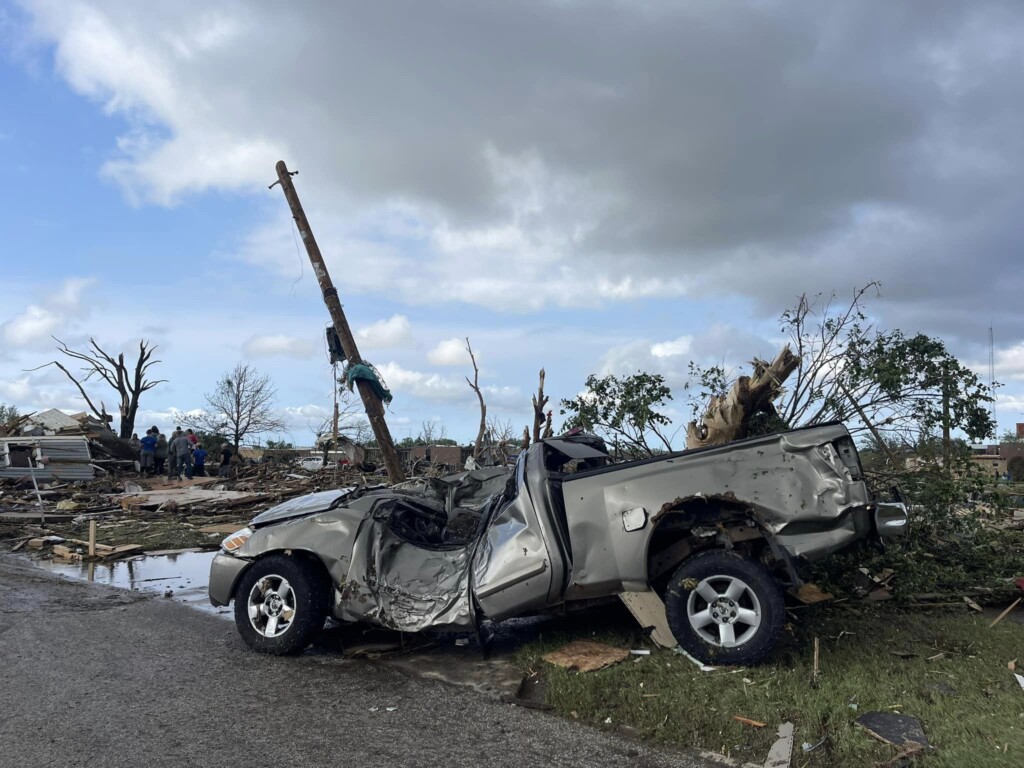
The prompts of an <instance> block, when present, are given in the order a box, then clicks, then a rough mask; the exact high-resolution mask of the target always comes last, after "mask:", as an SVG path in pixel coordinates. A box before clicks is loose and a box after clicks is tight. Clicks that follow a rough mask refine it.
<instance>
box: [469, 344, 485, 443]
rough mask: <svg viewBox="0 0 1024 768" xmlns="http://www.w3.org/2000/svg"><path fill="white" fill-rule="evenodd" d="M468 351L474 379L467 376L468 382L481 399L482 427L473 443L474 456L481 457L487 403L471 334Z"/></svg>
mask: <svg viewBox="0 0 1024 768" xmlns="http://www.w3.org/2000/svg"><path fill="white" fill-rule="evenodd" d="M466 351H467V352H469V360H470V362H472V363H473V380H472V381H470V380H469V376H467V377H466V383H467V384H469V387H470V389H472V390H473V391H474V392H476V397H477V399H478V400H479V401H480V428H479V429H478V430H477V432H476V441H475V442H474V443H473V458H474V459H479V458H480V454H481V453H482V452H483V450H484V433H485V432H486V431H487V403H485V402H484V393H483V392H482V391H481V390H480V369H479V368H477V365H476V356H475V355H474V354H473V347H472V346H470V343H469V336H467V337H466Z"/></svg>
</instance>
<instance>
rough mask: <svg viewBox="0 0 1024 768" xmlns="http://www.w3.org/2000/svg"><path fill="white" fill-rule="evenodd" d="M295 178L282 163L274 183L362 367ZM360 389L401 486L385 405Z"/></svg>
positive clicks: (364, 386) (352, 360)
mask: <svg viewBox="0 0 1024 768" xmlns="http://www.w3.org/2000/svg"><path fill="white" fill-rule="evenodd" d="M295 173H298V171H295ZM293 175H294V174H293V173H292V172H290V171H289V170H288V166H286V165H285V164H284V160H279V161H278V163H277V181H276V182H274V183H275V184H276V183H280V184H281V189H282V190H284V197H285V200H287V201H288V207H289V208H291V209H292V216H293V217H294V218H295V225H296V226H297V227H298V228H299V234H300V235H301V236H302V242H303V243H305V244H306V253H308V254H309V260H310V262H311V263H312V264H313V272H314V273H315V274H316V279H317V281H318V282H319V283H320V291H321V292H322V293H323V296H324V303H325V304H326V305H327V311H328V312H330V314H331V322H332V323H334V329H335V330H336V331H337V332H338V338H339V339H340V340H341V349H342V351H343V352H344V353H345V359H346V360H347V361H348V364H349V365H350V366H352V365H356V364H358V363H362V362H363V359H362V358H361V357H360V356H359V348H358V347H357V346H356V340H355V337H354V336H353V335H352V329H351V328H349V327H348V320H346V319H345V311H344V310H343V309H342V308H341V300H340V299H339V298H338V289H337V288H335V287H334V283H332V282H331V276H330V274H328V272H327V265H326V264H324V257H323V256H321V255H320V247H319V246H318V245H317V244H316V239H315V238H314V237H313V230H312V229H310V226H309V220H308V219H307V218H306V214H305V212H303V210H302V203H300V202H299V195H298V193H297V192H296V191H295V185H294V184H292V176H293ZM273 186H274V184H271V185H270V187H271V188H273ZM356 386H357V387H358V388H359V396H360V397H361V398H362V399H363V406H364V407H365V408H366V416H367V417H368V418H369V419H370V427H371V428H372V429H373V434H374V436H375V437H376V438H377V446H378V447H379V448H380V453H381V456H382V457H383V458H384V466H385V467H387V470H388V479H389V480H391V482H392V483H400V482H402V481H403V480H405V472H403V471H402V465H401V463H400V462H399V461H398V452H397V451H396V450H395V443H394V441H393V440H392V439H391V432H390V431H388V424H387V422H386V421H385V420H384V405H383V403H382V402H381V399H380V397H378V396H377V393H376V392H374V390H373V387H372V386H371V385H370V383H369V382H368V381H365V380H364V379H356Z"/></svg>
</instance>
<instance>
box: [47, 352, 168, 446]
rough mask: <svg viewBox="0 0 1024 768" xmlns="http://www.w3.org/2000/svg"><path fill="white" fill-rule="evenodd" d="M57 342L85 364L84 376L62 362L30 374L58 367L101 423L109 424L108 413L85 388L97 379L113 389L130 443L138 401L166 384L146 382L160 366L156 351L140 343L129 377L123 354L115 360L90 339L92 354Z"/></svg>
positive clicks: (125, 434)
mask: <svg viewBox="0 0 1024 768" xmlns="http://www.w3.org/2000/svg"><path fill="white" fill-rule="evenodd" d="M51 338H53V340H54V341H56V342H57V344H58V347H57V350H58V351H59V352H60V353H61V354H63V355H65V356H67V357H69V358H71V359H72V360H77V361H79V362H81V363H83V366H82V369H81V370H82V373H81V375H80V378H78V377H76V376H75V375H74V374H73V373H71V371H69V370H68V369H67V368H65V367H64V366H63V365H62V364H61V363H60V361H59V360H53V361H51V362H49V363H46V364H45V365H41V366H39V367H38V368H32V369H29V370H33V371H36V370H39V368H45V367H46V366H47V365H55V366H57V368H59V369H60V370H61V371H62V372H63V373H64V375H65V376H67V378H68V379H69V380H70V381H71V383H72V384H74V385H75V386H76V387H77V388H78V391H79V393H81V395H82V399H83V400H85V402H86V404H87V405H88V406H89V409H90V410H91V411H92V412H93V413H94V414H95V415H96V417H97V418H99V419H100V420H101V421H103V422H106V421H107V420H108V415H107V409H106V406H104V404H103V402H102V401H101V402H100V407H99V408H97V407H96V404H95V403H94V402H93V401H92V398H90V397H89V395H88V394H87V393H86V391H85V386H84V384H85V383H87V382H89V381H90V379H92V378H93V377H94V376H95V377H98V378H100V379H102V380H103V381H104V382H105V383H106V384H107V385H109V386H110V388H111V389H113V390H114V391H115V392H117V396H118V411H119V413H120V417H121V428H120V435H121V437H122V438H124V439H128V438H130V437H131V436H132V433H133V432H134V431H135V415H136V413H138V410H139V397H140V395H141V394H142V393H143V392H146V391H148V390H150V389H152V388H153V387H155V386H156V385H157V384H163V383H164V382H165V381H166V379H157V380H155V381H150V380H148V379H146V371H147V370H148V369H149V367H150V366H152V365H155V364H156V363H159V362H160V361H159V360H152V359H151V358H152V356H153V352H154V350H156V347H155V346H152V347H151V346H149V344H148V342H146V341H145V340H141V341H139V357H138V361H137V362H136V364H135V375H134V376H130V375H129V371H128V364H127V363H126V362H125V357H124V353H123V352H122V353H120V354H118V356H117V357H116V358H115V357H114V356H113V355H111V354H110V353H108V352H106V351H105V350H104V349H103V348H101V347H100V345H99V344H97V343H96V340H95V339H93V338H90V339H89V346H90V347H91V349H92V351H91V352H80V351H78V350H75V349H71V348H70V347H69V346H68V345H67V344H65V343H64V342H63V341H61V340H60V339H58V338H57V337H56V336H53V337H51Z"/></svg>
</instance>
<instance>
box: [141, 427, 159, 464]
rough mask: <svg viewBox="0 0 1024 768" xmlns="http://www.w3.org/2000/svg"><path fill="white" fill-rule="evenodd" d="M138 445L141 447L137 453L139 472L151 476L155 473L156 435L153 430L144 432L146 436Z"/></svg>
mask: <svg viewBox="0 0 1024 768" xmlns="http://www.w3.org/2000/svg"><path fill="white" fill-rule="evenodd" d="M139 443H140V444H141V447H142V450H141V451H139V472H141V473H143V474H146V475H152V474H153V473H154V472H155V471H156V435H154V434H153V430H151V429H148V430H146V436H145V437H144V438H142V439H141V440H140V441H139Z"/></svg>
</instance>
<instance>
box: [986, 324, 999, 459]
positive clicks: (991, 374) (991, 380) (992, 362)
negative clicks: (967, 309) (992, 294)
mask: <svg viewBox="0 0 1024 768" xmlns="http://www.w3.org/2000/svg"><path fill="white" fill-rule="evenodd" d="M988 386H989V389H990V390H991V394H992V429H993V430H995V438H996V440H998V439H999V423H998V422H997V421H996V344H995V335H994V334H993V333H992V325H991V324H989V326H988Z"/></svg>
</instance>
